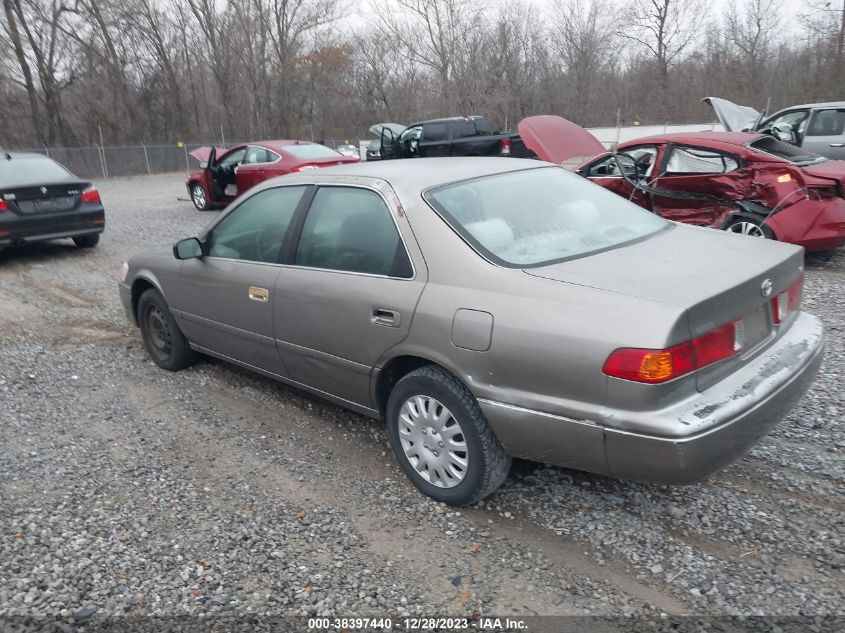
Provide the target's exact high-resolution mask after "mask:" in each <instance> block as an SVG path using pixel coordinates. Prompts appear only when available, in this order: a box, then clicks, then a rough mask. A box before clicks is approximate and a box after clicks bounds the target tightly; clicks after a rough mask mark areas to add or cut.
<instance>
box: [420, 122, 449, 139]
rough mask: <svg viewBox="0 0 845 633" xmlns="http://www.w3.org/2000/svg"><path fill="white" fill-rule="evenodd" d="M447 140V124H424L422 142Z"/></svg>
mask: <svg viewBox="0 0 845 633" xmlns="http://www.w3.org/2000/svg"><path fill="white" fill-rule="evenodd" d="M448 138H449V125H448V124H447V123H426V124H425V125H424V126H423V139H422V140H424V141H445V140H447V139H448Z"/></svg>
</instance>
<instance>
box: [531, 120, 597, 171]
mask: <svg viewBox="0 0 845 633" xmlns="http://www.w3.org/2000/svg"><path fill="white" fill-rule="evenodd" d="M517 129H518V130H519V135H520V136H521V137H522V142H523V143H525V146H526V147H527V148H528V149H530V150H531V151H533V152H534V153H535V154H537V156H538V157H539V158H540V159H541V160H546V161H549V162H550V163H557V164H561V163H564V162H566V163H572V164H579V163H582V162H584V161H585V160H587V159H588V158H592V157H593V156H597V155H598V154H601V153H603V152H605V151H606V150H605V147H604V145H602V144H601V143H600V142H599V140H598V139H597V138H596V137H595V136H593V135H592V134H590V133H589V132H588V131H587V130H585V129H584V128H582V127H581V126H580V125H575V124H574V123H573V122H572V121H567V120H566V119H564V118H563V117H559V116H554V115H550V114H544V115H540V116H530V117H528V118H526V119H522V121H520V122H519V125H517Z"/></svg>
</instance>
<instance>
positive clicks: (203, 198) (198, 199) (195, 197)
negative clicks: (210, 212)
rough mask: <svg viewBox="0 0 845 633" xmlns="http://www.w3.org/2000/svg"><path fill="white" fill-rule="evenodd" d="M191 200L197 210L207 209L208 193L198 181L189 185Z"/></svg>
mask: <svg viewBox="0 0 845 633" xmlns="http://www.w3.org/2000/svg"><path fill="white" fill-rule="evenodd" d="M191 201H192V202H193V203H194V206H195V207H196V208H197V209H198V210H199V211H205V210H206V209H208V195H207V194H206V193H205V187H203V186H202V185H201V184H199V183H198V182H197V183H194V184H193V185H191Z"/></svg>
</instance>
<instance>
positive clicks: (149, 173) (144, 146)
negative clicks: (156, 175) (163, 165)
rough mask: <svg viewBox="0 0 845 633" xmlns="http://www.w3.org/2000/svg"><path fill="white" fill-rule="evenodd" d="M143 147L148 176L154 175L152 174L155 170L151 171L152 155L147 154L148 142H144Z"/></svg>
mask: <svg viewBox="0 0 845 633" xmlns="http://www.w3.org/2000/svg"><path fill="white" fill-rule="evenodd" d="M142 147H143V148H144V161H145V162H146V163H147V175H148V176H152V175H153V172H151V171H150V157H149V155H148V154H147V144H146V143H144V144H143V145H142Z"/></svg>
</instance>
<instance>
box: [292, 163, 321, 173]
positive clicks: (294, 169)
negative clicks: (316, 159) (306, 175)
mask: <svg viewBox="0 0 845 633" xmlns="http://www.w3.org/2000/svg"><path fill="white" fill-rule="evenodd" d="M308 169H317V165H300V166H299V167H294V168H293V169H291V171H292V172H293V173H295V174H296V173H299V172H301V171H306V170H308Z"/></svg>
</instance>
